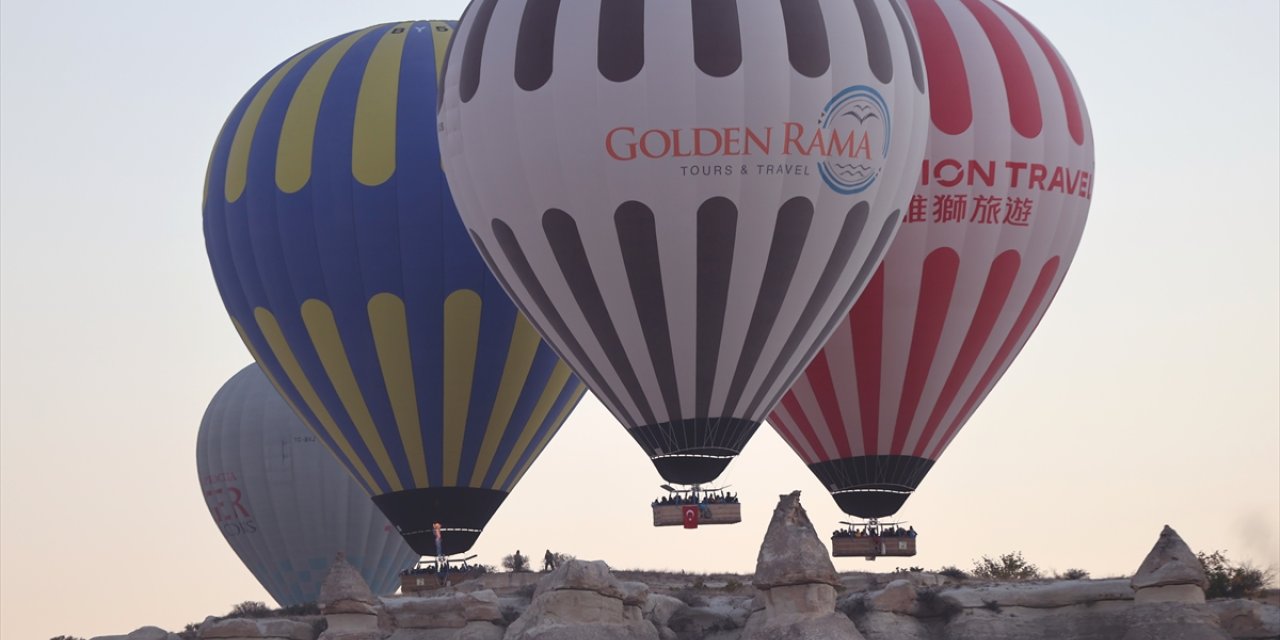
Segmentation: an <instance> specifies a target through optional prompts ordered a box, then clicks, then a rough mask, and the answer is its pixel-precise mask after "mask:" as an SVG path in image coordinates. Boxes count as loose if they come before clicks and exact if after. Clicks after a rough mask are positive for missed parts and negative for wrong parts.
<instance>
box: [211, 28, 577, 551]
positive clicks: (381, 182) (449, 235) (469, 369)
mask: <svg viewBox="0 0 1280 640" xmlns="http://www.w3.org/2000/svg"><path fill="white" fill-rule="evenodd" d="M453 29H454V26H453V23H449V22H402V23H396V24H384V25H378V26H373V27H369V28H367V29H363V30H360V31H356V32H353V33H350V34H347V35H343V36H339V37H336V38H332V39H329V40H325V41H324V42H321V43H319V44H317V45H315V46H312V47H310V48H308V49H306V50H304V51H302V52H301V53H298V54H297V55H295V56H293V57H291V58H289V59H288V60H286V61H285V62H284V63H283V64H281V65H280V66H278V67H276V68H275V69H274V70H272V71H271V72H270V73H268V74H267V75H266V77H264V78H263V79H262V80H261V81H260V82H259V83H258V84H257V85H255V86H254V87H253V88H252V89H250V90H249V93H248V94H246V95H245V97H244V99H243V100H241V102H240V104H239V105H237V106H236V108H235V109H234V110H233V111H232V113H231V116H230V117H229V118H228V119H227V123H226V125H225V126H224V127H223V130H222V133H221V134H220V135H219V136H218V140H217V144H216V145H215V146H214V149H213V156H212V159H211V160H210V163H209V172H208V177H207V184H206V198H205V203H204V231H205V242H206V245H207V248H208V253H209V261H210V263H211V264H212V266H213V273H214V278H215V280H216V281H217V284H218V290H219V292H220V293H221V295H222V300H223V302H224V304H225V305H226V308H227V311H228V312H229V313H230V315H231V319H232V322H233V323H234V324H235V327H236V330H237V331H238V332H239V333H240V336H241V338H242V339H243V340H244V343H245V345H246V346H248V348H249V350H250V352H251V353H252V354H253V358H254V359H255V360H256V361H257V362H258V363H259V364H260V365H262V368H263V371H264V372H265V373H266V374H267V377H268V378H269V379H271V381H272V382H273V383H274V384H276V385H277V386H278V387H279V389H280V392H281V394H282V395H283V396H284V397H285V398H286V399H287V400H288V401H289V402H290V403H291V404H292V405H293V406H294V409H295V410H296V411H297V412H298V413H299V415H301V416H303V418H304V419H305V421H306V422H307V424H308V425H309V426H310V427H311V428H312V429H313V430H314V431H315V432H316V434H317V436H319V437H320V439H321V440H322V441H323V442H324V443H325V444H326V445H328V446H329V448H330V449H331V450H332V451H333V452H334V453H335V454H336V455H337V456H338V457H339V458H340V459H341V460H342V461H343V463H344V464H345V465H347V467H348V468H349V469H350V470H351V472H352V474H353V475H354V476H355V477H356V478H357V479H358V481H359V482H360V483H361V485H362V486H363V487H364V488H365V490H366V491H368V492H369V494H370V495H372V496H373V500H374V502H375V503H376V504H377V505H378V507H379V508H380V509H382V511H383V513H385V514H386V515H387V518H388V519H390V520H391V522H392V523H394V524H395V525H396V527H397V528H398V529H399V530H400V533H401V534H402V535H403V536H404V537H405V539H406V540H407V541H408V542H409V544H410V546H412V547H413V548H414V550H416V551H418V552H420V553H422V554H424V555H451V554H454V553H459V552H462V551H465V550H467V549H469V548H470V547H471V546H472V544H473V543H474V542H475V540H476V538H477V536H479V534H480V532H481V530H482V529H483V528H484V526H485V524H486V523H487V522H488V521H489V519H490V518H491V517H492V516H493V514H494V512H495V511H496V510H497V509H498V507H499V506H500V505H501V504H502V501H503V500H504V499H505V498H506V496H507V494H508V493H509V492H510V491H511V489H512V487H513V486H515V484H516V483H517V482H518V481H519V480H520V478H521V476H523V475H524V473H525V471H526V470H527V469H528V468H529V465H530V464H531V463H532V462H533V460H534V459H535V458H536V457H537V456H538V454H539V453H540V452H541V451H542V449H543V447H545V446H546V444H547V442H548V440H550V439H551V437H552V436H554V435H555V433H556V431H557V430H558V429H559V428H560V425H561V424H562V423H563V422H564V420H565V417H566V416H567V415H568V414H569V412H570V411H571V410H572V409H573V407H574V406H575V404H576V403H577V402H578V399H579V398H581V397H582V394H583V393H584V390H585V388H584V387H583V386H582V384H581V383H580V382H579V381H578V379H577V377H576V376H575V375H573V373H572V371H571V370H570V369H569V368H568V367H567V366H566V365H565V364H564V363H563V362H561V361H560V360H559V359H558V358H557V357H556V355H555V353H554V352H553V351H552V350H551V349H550V348H549V347H547V346H546V345H544V344H543V343H542V341H541V339H540V338H539V337H538V334H537V332H536V331H535V330H534V329H533V327H532V326H531V325H530V324H529V322H528V321H527V320H525V318H524V317H522V316H521V315H520V314H519V313H518V311H517V310H516V307H515V306H514V305H513V304H512V303H511V301H510V299H509V298H508V297H507V295H506V294H505V293H504V292H503V290H502V288H501V286H500V285H499V284H498V283H497V281H496V280H494V278H493V276H492V275H490V273H489V270H488V268H487V267H486V266H485V264H484V262H483V260H481V258H480V256H479V254H478V253H477V252H476V249H475V246H474V245H473V244H472V243H471V241H470V239H469V238H468V236H467V233H466V230H465V228H464V227H463V225H462V222H461V220H460V219H459V218H458V214H457V211H456V209H455V207H454V204H453V201H452V199H451V197H450V195H449V190H448V186H447V184H446V182H445V178H444V174H443V172H442V171H441V168H440V153H439V147H438V143H437V138H436V131H435V126H434V122H433V121H432V119H431V117H430V114H431V113H433V112H434V110H435V106H436V102H437V97H436V96H437V90H436V81H435V78H436V77H437V75H436V74H437V71H438V68H439V65H440V64H441V63H442V62H443V55H444V52H445V50H446V48H447V46H448V43H449V41H450V38H451V36H452V35H453ZM424 114H425V115H424ZM436 522H439V523H442V525H443V530H444V535H443V548H442V549H439V550H438V549H437V548H436V544H435V539H434V536H433V535H432V524H434V523H436Z"/></svg>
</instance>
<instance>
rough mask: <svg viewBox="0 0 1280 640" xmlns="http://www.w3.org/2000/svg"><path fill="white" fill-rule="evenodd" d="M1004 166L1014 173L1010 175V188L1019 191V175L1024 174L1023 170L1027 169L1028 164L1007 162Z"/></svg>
mask: <svg viewBox="0 0 1280 640" xmlns="http://www.w3.org/2000/svg"><path fill="white" fill-rule="evenodd" d="M1004 166H1005V167H1007V168H1008V169H1009V170H1010V171H1012V172H1013V173H1012V174H1011V175H1010V179H1009V186H1010V187H1011V188H1014V189H1017V188H1018V174H1019V173H1022V170H1023V169H1026V168H1027V163H1025V162H1006V163H1004Z"/></svg>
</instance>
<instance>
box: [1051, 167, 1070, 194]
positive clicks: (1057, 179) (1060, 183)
mask: <svg viewBox="0 0 1280 640" xmlns="http://www.w3.org/2000/svg"><path fill="white" fill-rule="evenodd" d="M1066 183H1067V180H1066V170H1064V169H1063V168H1062V167H1057V168H1055V169H1054V170H1053V178H1052V179H1050V180H1049V191H1053V190H1055V189H1056V190H1058V191H1061V192H1064V193H1065V192H1066V190H1067V184H1066Z"/></svg>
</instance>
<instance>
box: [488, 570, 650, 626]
mask: <svg viewBox="0 0 1280 640" xmlns="http://www.w3.org/2000/svg"><path fill="white" fill-rule="evenodd" d="M641 593H642V592H641V591H639V590H637V588H636V587H634V586H632V587H627V586H625V585H623V583H621V582H619V581H618V579H617V578H615V577H614V576H613V574H612V573H611V572H610V571H609V565H607V564H605V563H604V562H602V561H599V560H596V561H592V562H588V561H584V560H570V561H569V562H566V563H564V564H563V565H561V566H559V567H557V568H556V570H555V571H552V572H551V573H549V574H547V576H546V577H544V578H542V579H541V580H539V581H538V587H537V590H536V591H534V594H533V601H532V602H530V603H529V608H528V609H526V610H525V612H524V614H522V615H521V616H520V617H519V618H518V619H516V621H515V622H513V623H512V624H511V626H510V627H508V628H507V633H506V636H505V638H506V640H633V639H634V640H658V630H657V628H656V627H654V626H653V623H652V622H650V621H649V620H647V619H645V618H644V616H643V612H642V609H641V606H642V602H643V600H640V599H639V597H640V595H641ZM643 594H644V595H645V596H646V597H647V595H648V594H647V589H645V590H644V591H643Z"/></svg>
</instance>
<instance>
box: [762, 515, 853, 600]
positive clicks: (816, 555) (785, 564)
mask: <svg viewBox="0 0 1280 640" xmlns="http://www.w3.org/2000/svg"><path fill="white" fill-rule="evenodd" d="M752 584H754V585H755V587H756V588H757V589H772V588H774V587H785V586H788V585H800V584H827V585H831V586H832V587H837V586H839V585H840V576H839V574H837V573H836V567H835V565H834V564H831V555H830V553H829V552H828V551H827V546H826V545H824V544H822V539H821V538H819V537H818V532H817V531H814V530H813V523H811V522H809V514H807V513H805V511H804V507H802V506H800V492H799V491H793V492H791V493H790V494H789V495H785V496H779V500H778V506H777V507H776V508H774V510H773V518H772V519H770V520H769V528H768V530H766V531H765V534H764V542H763V543H761V545H760V553H759V555H757V556H756V576H755V579H754V580H753V581H752Z"/></svg>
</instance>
